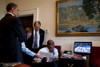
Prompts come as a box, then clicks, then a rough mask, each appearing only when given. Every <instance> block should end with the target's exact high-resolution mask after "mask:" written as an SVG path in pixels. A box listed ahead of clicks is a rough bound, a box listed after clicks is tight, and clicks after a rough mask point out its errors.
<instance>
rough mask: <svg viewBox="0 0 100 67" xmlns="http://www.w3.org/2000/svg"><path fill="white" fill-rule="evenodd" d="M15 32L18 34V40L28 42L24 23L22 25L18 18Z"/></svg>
mask: <svg viewBox="0 0 100 67" xmlns="http://www.w3.org/2000/svg"><path fill="white" fill-rule="evenodd" d="M14 30H15V32H16V35H17V37H18V39H19V40H20V41H21V42H23V41H26V39H27V37H26V33H25V31H24V28H23V26H22V23H21V21H20V19H18V18H17V19H16V20H15V23H14Z"/></svg>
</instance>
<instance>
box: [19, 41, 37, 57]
mask: <svg viewBox="0 0 100 67" xmlns="http://www.w3.org/2000/svg"><path fill="white" fill-rule="evenodd" d="M21 46H22V51H23V52H24V53H26V54H27V55H29V56H32V57H34V56H35V53H34V52H32V51H31V50H29V49H28V48H27V47H26V45H25V42H22V43H21Z"/></svg>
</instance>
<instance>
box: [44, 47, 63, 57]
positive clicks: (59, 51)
mask: <svg viewBox="0 0 100 67" xmlns="http://www.w3.org/2000/svg"><path fill="white" fill-rule="evenodd" d="M43 47H47V45H43ZM55 48H57V49H58V53H59V58H60V56H61V46H60V45H55Z"/></svg>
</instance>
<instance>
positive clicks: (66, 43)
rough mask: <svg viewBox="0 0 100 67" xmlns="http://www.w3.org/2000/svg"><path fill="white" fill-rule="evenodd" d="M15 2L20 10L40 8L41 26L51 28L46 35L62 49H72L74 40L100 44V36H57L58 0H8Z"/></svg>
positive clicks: (46, 38) (94, 44)
mask: <svg viewBox="0 0 100 67" xmlns="http://www.w3.org/2000/svg"><path fill="white" fill-rule="evenodd" d="M9 2H14V3H16V4H18V5H19V9H20V10H28V9H32V8H39V20H40V21H41V23H42V26H41V28H42V29H44V30H46V29H48V30H49V33H48V34H47V35H46V37H45V42H44V44H46V41H47V40H48V39H52V40H54V41H55V44H57V45H61V46H62V51H64V50H72V47H73V43H74V41H92V42H93V46H99V44H100V36H84V37H81V36H79V37H73V36H72V37H55V28H56V27H55V26H56V0H7V3H9Z"/></svg>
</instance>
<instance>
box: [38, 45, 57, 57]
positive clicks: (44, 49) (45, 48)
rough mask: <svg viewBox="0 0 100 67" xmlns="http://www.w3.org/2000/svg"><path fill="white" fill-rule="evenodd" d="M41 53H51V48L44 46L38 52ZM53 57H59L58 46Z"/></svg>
mask: <svg viewBox="0 0 100 67" xmlns="http://www.w3.org/2000/svg"><path fill="white" fill-rule="evenodd" d="M40 53H50V52H49V49H48V48H47V47H44V48H41V49H40V50H39V51H38V54H40ZM53 58H58V50H57V49H56V48H54V54H53Z"/></svg>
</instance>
